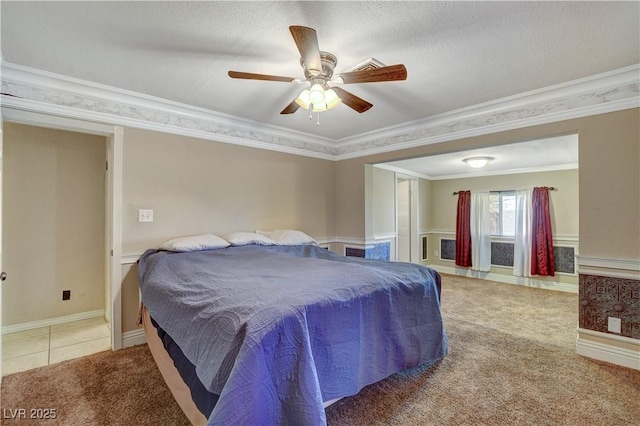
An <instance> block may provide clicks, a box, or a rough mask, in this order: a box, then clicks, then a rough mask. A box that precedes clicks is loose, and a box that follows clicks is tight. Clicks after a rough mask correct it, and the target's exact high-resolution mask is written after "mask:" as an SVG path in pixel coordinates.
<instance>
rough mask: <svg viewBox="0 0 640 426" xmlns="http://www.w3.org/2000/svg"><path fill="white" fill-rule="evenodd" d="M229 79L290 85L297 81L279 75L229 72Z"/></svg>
mask: <svg viewBox="0 0 640 426" xmlns="http://www.w3.org/2000/svg"><path fill="white" fill-rule="evenodd" d="M229 77H231V78H242V79H245V80H266V81H284V82H286V83H290V82H292V81H294V80H295V78H293V77H281V76H278V75H268V74H253V73H250V72H240V71H229Z"/></svg>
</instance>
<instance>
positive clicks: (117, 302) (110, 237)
mask: <svg viewBox="0 0 640 426" xmlns="http://www.w3.org/2000/svg"><path fill="white" fill-rule="evenodd" d="M2 121H3V122H4V123H6V122H11V123H21V124H26V125H31V126H35V127H44V128H50V129H62V130H68V131H71V132H76V133H85V134H88V135H99V136H101V137H102V141H103V147H104V141H105V140H106V156H105V157H103V159H104V158H106V159H107V160H108V165H107V169H108V171H107V172H106V173H107V176H106V179H104V177H103V182H104V186H103V188H105V189H104V195H105V196H106V197H105V198H106V201H105V204H106V207H105V209H104V210H103V211H102V214H103V218H104V224H105V225H104V231H105V237H104V238H103V241H104V246H103V247H104V250H103V252H104V257H103V262H104V263H103V265H104V268H103V269H104V270H103V272H104V276H103V279H102V280H103V281H102V282H104V283H105V285H104V292H103V293H104V294H105V297H104V305H103V306H104V309H103V312H104V315H105V316H107V318H108V319H109V321H108V322H109V324H110V329H109V334H110V336H109V339H110V345H109V346H110V348H111V349H112V350H118V349H120V348H122V329H121V321H122V318H121V295H120V285H121V275H122V274H121V265H120V254H121V238H122V231H121V230H122V220H121V208H122V148H123V129H122V127H118V126H113V125H107V124H100V123H95V122H89V121H84V120H77V119H72V118H65V117H61V116H55V115H51V114H49V113H39V112H32V111H27V110H24V109H19V110H18V109H13V108H10V107H5V108H2ZM0 124H2V122H0ZM103 152H104V151H103ZM0 159H2V157H1V156H0ZM104 166H105V163H104V162H103V163H102V173H105V172H104V170H105V168H104ZM0 170H2V169H1V164H0ZM5 182H6V179H5ZM1 195H2V188H1V187H0V198H3V197H1ZM1 231H2V228H1V227H0V236H2V233H1ZM0 241H1V240H0ZM0 247H1V246H0ZM0 253H1V252H0ZM3 254H4V253H3ZM0 264H2V259H1V258H0ZM11 279H12V276H10V275H8V276H7V280H6V281H5V282H4V284H3V286H5V287H6V286H7V285H8V283H9V282H11ZM1 294H2V293H1V292H0V295H1ZM72 297H73V296H72ZM0 300H1V299H0ZM8 302H11V301H10V300H7V299H6V298H5V300H4V302H3V303H0V312H1V307H2V305H3V304H4V305H6V304H7V303H8ZM3 316H4V315H3ZM1 320H2V316H0V329H4V327H2V322H1ZM0 348H2V346H1V343H0ZM2 352H4V348H2ZM0 358H4V356H0ZM1 365H2V363H0V366H1ZM0 380H1V378H0Z"/></svg>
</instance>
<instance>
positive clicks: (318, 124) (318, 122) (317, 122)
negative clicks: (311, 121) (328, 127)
mask: <svg viewBox="0 0 640 426" xmlns="http://www.w3.org/2000/svg"><path fill="white" fill-rule="evenodd" d="M316 126H318V127H319V126H320V111H318V121H316Z"/></svg>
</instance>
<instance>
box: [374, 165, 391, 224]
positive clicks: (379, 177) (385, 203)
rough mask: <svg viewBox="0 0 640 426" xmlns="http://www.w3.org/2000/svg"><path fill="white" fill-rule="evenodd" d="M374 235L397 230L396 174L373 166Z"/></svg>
mask: <svg viewBox="0 0 640 426" xmlns="http://www.w3.org/2000/svg"><path fill="white" fill-rule="evenodd" d="M372 172H373V187H372V189H373V191H372V195H373V235H389V234H395V232H396V213H395V210H396V174H395V173H394V172H391V171H389V170H384V169H379V168H377V167H373V171H372Z"/></svg>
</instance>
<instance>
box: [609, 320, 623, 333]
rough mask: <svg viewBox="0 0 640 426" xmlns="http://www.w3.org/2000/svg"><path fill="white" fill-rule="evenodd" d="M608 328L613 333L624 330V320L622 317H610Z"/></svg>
mask: <svg viewBox="0 0 640 426" xmlns="http://www.w3.org/2000/svg"><path fill="white" fill-rule="evenodd" d="M608 330H609V331H610V332H612V333H618V334H620V332H621V331H622V321H621V320H620V318H616V317H609V324H608Z"/></svg>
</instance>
